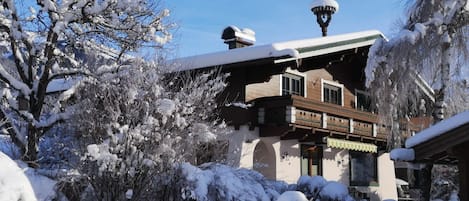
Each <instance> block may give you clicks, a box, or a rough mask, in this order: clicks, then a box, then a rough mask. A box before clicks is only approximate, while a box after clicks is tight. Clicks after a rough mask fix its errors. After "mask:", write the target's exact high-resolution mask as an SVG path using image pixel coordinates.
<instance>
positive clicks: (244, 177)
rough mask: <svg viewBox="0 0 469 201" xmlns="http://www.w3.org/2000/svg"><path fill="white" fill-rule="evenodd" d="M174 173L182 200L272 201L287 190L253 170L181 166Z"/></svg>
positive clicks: (279, 183)
mask: <svg viewBox="0 0 469 201" xmlns="http://www.w3.org/2000/svg"><path fill="white" fill-rule="evenodd" d="M178 172H179V173H178V175H179V176H180V177H181V181H180V182H179V183H178V187H179V188H181V192H182V193H183V194H182V197H181V199H182V200H197V201H212V200H223V201H235V200H242V201H274V200H276V199H277V198H278V197H279V196H280V193H282V192H283V191H285V190H287V186H288V185H287V184H286V183H284V182H278V181H271V180H268V179H266V178H265V177H264V176H262V175H261V174H260V173H258V172H256V171H253V170H248V169H243V168H241V169H237V168H233V167H229V166H226V165H222V164H217V163H207V164H203V165H201V166H199V167H196V166H192V165H190V164H188V163H184V164H182V165H181V166H180V168H179V171H178Z"/></svg>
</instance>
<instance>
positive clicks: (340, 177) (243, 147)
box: [228, 126, 397, 201]
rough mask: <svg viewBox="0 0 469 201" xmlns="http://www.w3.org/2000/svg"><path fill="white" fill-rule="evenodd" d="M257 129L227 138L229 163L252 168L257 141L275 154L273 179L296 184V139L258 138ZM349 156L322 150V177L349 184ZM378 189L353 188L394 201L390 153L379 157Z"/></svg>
mask: <svg viewBox="0 0 469 201" xmlns="http://www.w3.org/2000/svg"><path fill="white" fill-rule="evenodd" d="M258 133H259V131H258V129H257V128H256V129H254V130H249V128H248V127H247V126H241V127H240V129H239V130H235V131H233V133H231V134H230V135H229V141H230V146H229V154H228V160H229V162H230V163H231V164H232V165H234V166H238V167H243V168H249V169H252V168H253V161H254V150H255V148H256V145H257V144H258V143H259V142H261V141H262V142H263V143H265V144H266V145H267V146H268V147H269V149H270V148H272V149H273V152H274V154H275V172H276V175H275V178H274V179H277V180H282V181H285V182H287V183H296V182H297V180H298V178H299V177H300V176H301V158H300V154H301V150H300V144H299V143H298V141H297V140H280V138H279V137H264V138H259V134H258ZM349 159H350V157H349V152H348V150H343V149H335V148H329V147H323V160H322V164H323V171H322V173H323V177H324V178H325V179H326V180H328V181H338V182H340V183H342V184H344V185H346V186H349V185H350V181H349V180H350V166H349V163H350V160H349ZM378 183H379V185H378V186H372V187H355V188H356V189H357V190H359V191H361V192H368V193H369V194H370V195H371V197H370V198H371V200H372V201H378V200H385V199H394V200H397V192H396V180H395V172H394V162H393V161H391V160H390V159H389V154H388V153H384V154H381V155H379V156H378Z"/></svg>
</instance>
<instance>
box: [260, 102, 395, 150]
mask: <svg viewBox="0 0 469 201" xmlns="http://www.w3.org/2000/svg"><path fill="white" fill-rule="evenodd" d="M253 102H254V105H255V108H253V109H257V124H258V126H259V127H260V128H261V133H260V135H261V137H267V136H281V137H286V138H297V139H305V138H306V137H307V136H310V135H314V134H316V133H320V134H321V135H322V136H327V135H340V136H342V137H344V138H350V137H353V138H359V139H360V140H362V141H363V140H365V141H380V142H385V141H386V133H388V132H389V131H388V130H387V128H386V127H383V126H379V122H378V117H377V115H375V114H373V113H369V112H363V111H359V110H355V109H349V108H344V107H342V106H339V105H334V104H330V103H324V102H321V101H316V100H310V99H306V98H304V97H301V96H295V95H291V96H275V97H264V98H259V99H256V100H254V101H253ZM299 130H301V131H299ZM292 136H293V137H292Z"/></svg>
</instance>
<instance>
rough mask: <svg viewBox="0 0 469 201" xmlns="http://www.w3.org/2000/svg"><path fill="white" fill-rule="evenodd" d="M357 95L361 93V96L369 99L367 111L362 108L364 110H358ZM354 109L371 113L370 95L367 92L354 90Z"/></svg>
mask: <svg viewBox="0 0 469 201" xmlns="http://www.w3.org/2000/svg"><path fill="white" fill-rule="evenodd" d="M359 93H361V94H363V95H365V96H367V97H368V99H369V101H370V105H369V106H368V107H369V108H368V109H366V108H364V109H363V110H362V109H360V108H358V94H359ZM355 109H356V110H360V111H364V112H371V111H372V110H371V96H370V93H369V92H367V91H363V90H360V89H355Z"/></svg>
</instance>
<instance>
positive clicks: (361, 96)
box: [355, 90, 371, 112]
mask: <svg viewBox="0 0 469 201" xmlns="http://www.w3.org/2000/svg"><path fill="white" fill-rule="evenodd" d="M355 98H356V101H355V102H356V105H355V106H356V108H357V110H361V111H366V112H371V99H370V95H369V94H368V93H366V92H364V91H360V90H355Z"/></svg>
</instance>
